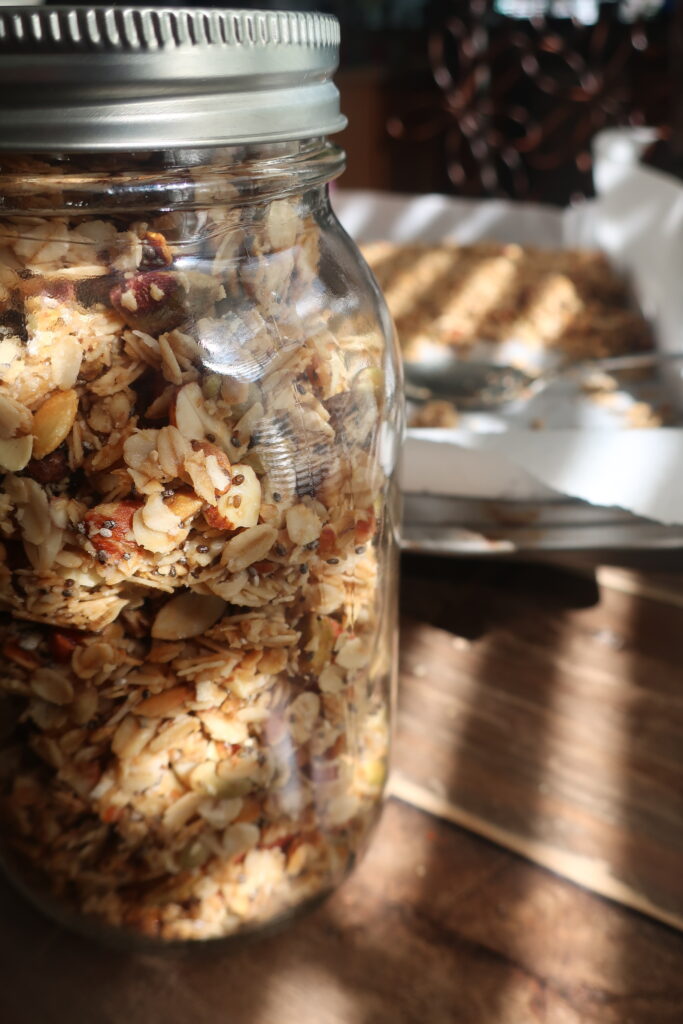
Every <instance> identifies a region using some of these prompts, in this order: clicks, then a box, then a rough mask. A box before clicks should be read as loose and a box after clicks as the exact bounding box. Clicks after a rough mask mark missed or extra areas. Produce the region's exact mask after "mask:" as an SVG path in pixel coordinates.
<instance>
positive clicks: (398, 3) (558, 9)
mask: <svg viewBox="0 0 683 1024" xmlns="http://www.w3.org/2000/svg"><path fill="white" fill-rule="evenodd" d="M185 5H186V6H193V5H192V3H191V2H189V0H185ZM128 6H130V4H129V5H128ZM164 6H172V4H171V5H169V4H164ZM194 6H209V4H207V3H204V4H195V5H194ZM216 6H226V7H227V6H242V7H247V8H261V9H280V10H300V11H305V10H319V11H324V12H327V13H332V14H335V15H336V16H337V17H338V18H339V19H340V21H341V24H342V57H341V67H340V72H339V75H338V83H339V86H340V89H341V92H342V103H343V109H344V112H345V113H346V115H347V117H348V118H349V128H348V129H347V131H346V132H345V133H344V135H343V137H342V139H341V141H342V144H343V145H344V146H345V147H346V150H347V152H348V156H349V161H348V170H347V172H346V175H345V178H344V185H345V186H346V187H347V188H381V189H390V190H393V191H399V192H431V191H436V192H446V193H455V194H459V195H470V196H509V197H512V198H516V199H533V200H542V201H546V202H551V203H556V204H566V203H567V202H570V201H571V200H573V199H575V198H577V197H580V196H584V195H590V194H591V192H592V178H591V155H590V142H591V139H592V137H593V135H594V134H595V133H596V132H597V131H599V130H600V129H601V128H603V127H606V126H617V125H626V124H649V125H655V126H658V127H660V128H661V129H662V134H663V137H664V138H665V140H666V145H665V146H660V147H658V149H659V150H660V152H657V153H655V154H652V159H653V160H655V161H658V162H659V163H660V164H661V163H666V164H667V166H670V165H674V166H676V167H680V166H683V158H682V157H681V152H680V150H681V142H680V139H682V138H683V5H682V4H681V3H679V2H677V0H295V2H287V0H257V2H256V3H249V2H248V0H246V2H242V3H234V4H232V5H231V4H229V3H223V4H216Z"/></svg>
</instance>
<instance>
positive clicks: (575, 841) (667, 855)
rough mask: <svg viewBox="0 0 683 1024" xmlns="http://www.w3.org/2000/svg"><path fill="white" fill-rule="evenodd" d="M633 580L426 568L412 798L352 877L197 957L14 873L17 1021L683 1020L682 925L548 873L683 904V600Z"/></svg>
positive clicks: (414, 685) (507, 568) (673, 913)
mask: <svg viewBox="0 0 683 1024" xmlns="http://www.w3.org/2000/svg"><path fill="white" fill-rule="evenodd" d="M634 579H636V578H635V577H633V576H632V575H623V576H619V574H612V575H610V574H609V573H607V574H606V573H605V572H602V574H598V577H597V578H596V576H595V574H593V573H591V572H582V573H578V574H577V573H576V572H570V571H566V570H561V569H557V568H552V569H551V568H545V567H538V566H524V565H502V564H499V563H487V564H482V563H464V564H463V563H458V562H442V561H438V562H437V561H431V562H427V561H422V560H419V559H410V560H408V561H407V562H406V565H405V572H404V589H403V594H404V597H403V607H404V613H405V616H406V619H405V628H404V632H403V640H402V659H403V660H402V667H403V672H402V693H401V714H400V716H399V730H398V737H397V744H396V760H395V767H396V775H395V781H394V791H395V792H396V793H397V794H398V797H397V796H394V797H392V799H391V800H390V801H389V803H388V806H387V808H386V811H385V814H384V816H383V819H382V822H381V824H380V827H379V829H378V832H377V834H376V837H375V839H374V842H373V844H372V847H371V849H370V852H369V854H368V856H367V857H366V859H365V860H364V862H363V863H362V865H361V866H360V868H359V869H358V870H357V871H356V873H355V874H354V875H353V877H352V878H351V879H350V880H349V881H348V882H347V883H346V884H345V885H344V886H343V887H342V889H341V890H340V891H339V892H338V893H337V894H336V895H335V896H334V897H333V898H332V899H331V900H330V901H329V902H328V903H327V904H325V905H324V906H323V907H321V908H320V909H319V910H317V911H316V912H315V913H313V914H311V915H310V916H308V917H307V918H304V919H302V920H300V921H298V922H297V923H295V924H294V925H293V926H291V927H290V928H289V929H287V930H286V931H283V932H281V933H280V934H278V935H276V936H272V937H269V938H265V939H262V940H259V941H257V942H254V943H251V944H249V945H245V946H243V947H241V948H237V949H235V950H233V951H230V952H228V953H225V952H222V953H217V952H213V953H206V951H199V952H197V953H195V954H194V955H193V956H190V957H185V958H178V957H170V956H168V957H163V958H158V957H153V956H141V955H135V956H132V955H126V954H124V953H119V952H112V951H111V950H108V949H102V948H99V947H97V946H95V945H93V944H92V943H90V942H87V941H85V940H83V939H81V938H78V937H75V936H71V935H68V934H66V933H65V932H63V931H61V930H60V929H59V928H58V927H57V926H55V925H53V924H51V923H49V922H47V921H46V920H44V919H43V918H42V917H40V916H39V915H38V914H37V913H36V912H35V911H33V910H32V909H31V908H30V907H28V906H27V905H26V904H24V903H23V901H22V900H21V899H20V898H19V897H18V896H16V895H15V894H14V893H13V892H12V891H11V890H10V889H9V888H8V887H6V886H4V885H2V884H0V1022H1V1024H190V1022H192V1024H534V1022H547V1024H598V1022H599V1024H641V1022H642V1024H681V1021H683V934H681V932H679V931H677V930H675V929H674V928H671V927H668V926H667V925H665V924H663V923H661V921H657V920H655V919H653V917H652V916H645V915H644V914H641V913H638V912H636V911H634V910H632V909H629V908H627V907H625V906H623V905H621V904H620V903H617V902H613V901H609V900H606V899H604V898H603V897H602V896H600V895H598V894H597V893H596V892H591V891H588V890H587V889H585V888H581V887H579V886H577V885H575V884H573V883H572V882H570V881H568V880H567V879H566V878H562V877H559V875H558V874H553V873H551V872H550V871H548V870H546V869H545V868H544V867H540V866H538V864H545V863H547V864H550V865H551V866H552V867H553V868H554V869H555V870H557V871H560V872H562V873H563V874H565V875H567V874H569V875H570V877H576V878H578V879H579V880H581V881H583V882H585V884H586V885H588V886H590V887H591V888H593V889H594V890H597V891H598V892H599V891H604V890H606V889H610V887H612V890H613V891H612V895H615V896H616V897H617V898H619V899H620V900H621V901H622V903H623V902H626V903H631V904H632V905H636V906H648V907H650V908H651V909H652V911H653V913H655V914H657V915H658V916H659V917H660V918H663V919H668V917H669V916H670V917H671V919H672V920H674V921H677V919H678V915H679V910H680V907H679V905H678V904H677V902H676V901H677V899H678V893H679V892H680V884H681V876H682V875H683V871H681V866H682V863H681V857H682V854H681V849H682V847H681V845H677V838H678V839H680V837H681V830H683V822H682V821H681V817H680V814H679V811H680V799H681V792H682V788H681V786H680V783H681V775H680V762H681V759H682V758H683V749H682V748H683V742H682V741H681V736H682V735H683V723H682V722H681V720H680V717H679V716H680V712H681V704H682V703H683V684H681V682H680V652H681V649H682V639H683V600H680V599H678V598H677V597H676V596H675V595H676V586H675V581H674V585H672V583H671V581H668V582H667V585H666V586H664V585H663V584H662V582H661V579H660V578H659V577H654V576H648V577H646V578H645V581H644V583H642V584H639V585H635V584H634ZM681 581H682V583H683V576H682V577H681ZM672 594H673V597H672V596H671V595H672ZM681 594H682V595H683V586H682V587H681ZM543 679H546V683H547V688H546V689H543V687H542V686H541V682H542V680H543ZM634 680H635V682H634ZM636 683H637V684H638V685H639V686H640V685H641V684H642V685H643V686H644V688H645V691H647V692H641V691H640V690H639V692H638V694H637V697H638V699H637V700H636V699H635V696H634V692H633V690H632V689H629V687H633V686H634V685H636ZM589 684H592V689H590V688H589V689H587V687H588V686H589ZM624 685H626V693H625V696H624ZM551 695H552V700H551ZM665 698H667V699H665ZM662 702H663V703H662ZM586 707H587V708H588V711H585V710H584V709H585V708H586ZM624 707H626V708H628V709H630V710H629V714H630V717H629V719H628V721H630V723H631V729H630V731H629V730H626V732H624V728H623V727H624V721H625V719H624V717H623V714H620V711H621V712H623V710H624ZM662 707H664V708H665V709H666V708H668V709H669V710H668V714H665V713H662ZM577 709H579V710H577ZM655 712H656V713H655ZM679 727H680V728H681V732H677V730H678V729H679ZM600 751H603V754H604V756H600ZM584 754H585V756H584ZM580 755H581V756H580ZM608 755H609V756H608ZM496 780H497V781H496ZM458 821H461V822H465V823H466V824H468V826H469V827H470V828H472V829H475V830H476V831H477V832H479V833H480V834H479V835H474V834H473V833H472V832H471V831H465V830H464V829H463V828H461V827H459V826H458V825H457V824H453V822H458ZM482 834H483V835H484V836H485V835H488V834H490V835H491V836H493V837H494V838H496V839H497V840H498V841H499V843H504V844H505V846H507V847H512V850H511V849H505V848H503V846H501V845H496V844H494V843H493V842H490V841H489V840H488V839H487V838H483V837H482ZM513 850H518V851H521V852H523V853H525V854H526V855H527V857H522V856H520V855H519V853H516V852H513ZM605 851H607V853H608V854H609V856H610V861H609V863H606V862H605V861H604V859H602V856H603V853H604V852H605ZM528 857H530V858H533V859H534V860H536V861H537V864H533V863H531V862H530V860H529V859H527V858H528ZM643 858H645V859H648V858H650V859H652V858H653V862H652V864H650V863H648V865H647V866H646V868H642V867H639V863H640V861H641V860H642V859H643Z"/></svg>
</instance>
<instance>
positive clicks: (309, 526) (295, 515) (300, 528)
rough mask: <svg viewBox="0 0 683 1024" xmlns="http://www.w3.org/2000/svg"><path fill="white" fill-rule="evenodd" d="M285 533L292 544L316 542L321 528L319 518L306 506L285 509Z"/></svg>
mask: <svg viewBox="0 0 683 1024" xmlns="http://www.w3.org/2000/svg"><path fill="white" fill-rule="evenodd" d="M286 522H287V533H288V534H289V536H290V538H291V540H292V541H293V543H294V544H301V545H303V544H310V543H311V541H314V540H317V539H318V537H319V536H320V532H321V530H322V528H323V524H322V523H321V521H320V519H319V517H318V516H317V515H316V514H315V512H314V511H313V509H312V508H308V506H307V505H293V506H292V508H288V509H287V514H286Z"/></svg>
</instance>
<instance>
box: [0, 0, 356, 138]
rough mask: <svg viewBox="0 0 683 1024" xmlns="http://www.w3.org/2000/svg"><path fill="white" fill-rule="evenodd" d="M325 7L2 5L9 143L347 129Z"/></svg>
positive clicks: (2, 131) (1, 98)
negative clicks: (316, 10) (311, 10)
mask: <svg viewBox="0 0 683 1024" xmlns="http://www.w3.org/2000/svg"><path fill="white" fill-rule="evenodd" d="M338 55H339V22H338V21H337V19H336V18H333V17H330V16H328V15H322V14H296V13H287V12H282V11H244V10H211V9H202V8H199V9H196V8H191V9H185V8H163V7H162V8H158V7H33V8H31V7H0V149H3V150H22V151H24V152H45V151H50V150H51V151H58V152H64V151H71V150H112V149H114V150H120V149H131V150H135V149H137V150H141V149H143V150H148V149H161V148H174V149H175V148H181V147H185V146H188V147H191V148H192V147H203V146H214V145H226V144H230V143H247V142H276V141H283V140H288V139H297V138H308V137H311V136H314V135H327V134H330V133H332V132H337V131H340V130H341V129H342V128H343V127H344V126H345V124H346V119H345V118H344V117H343V116H342V115H341V113H340V111H339V93H338V92H337V89H336V87H335V85H334V83H333V82H332V81H331V76H332V73H333V72H334V70H335V69H336V67H337V63H338Z"/></svg>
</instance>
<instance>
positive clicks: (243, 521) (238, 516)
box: [217, 464, 261, 530]
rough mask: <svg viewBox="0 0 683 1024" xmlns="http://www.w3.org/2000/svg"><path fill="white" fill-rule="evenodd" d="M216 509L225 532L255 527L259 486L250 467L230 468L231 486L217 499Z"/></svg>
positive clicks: (259, 509) (259, 503)
mask: <svg viewBox="0 0 683 1024" xmlns="http://www.w3.org/2000/svg"><path fill="white" fill-rule="evenodd" d="M217 508H218V514H219V516H220V517H221V522H222V523H223V524H224V525H223V527H222V528H223V529H225V530H238V529H241V528H243V527H247V526H256V524H257V523H258V518H259V513H260V511H261V484H260V483H259V479H258V477H257V476H256V473H255V472H254V470H253V469H252V468H251V466H244V465H240V464H238V465H236V466H233V467H232V486H231V488H230V490H229V491H228V493H227V494H225V495H223V497H222V498H219V500H218V506H217Z"/></svg>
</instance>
